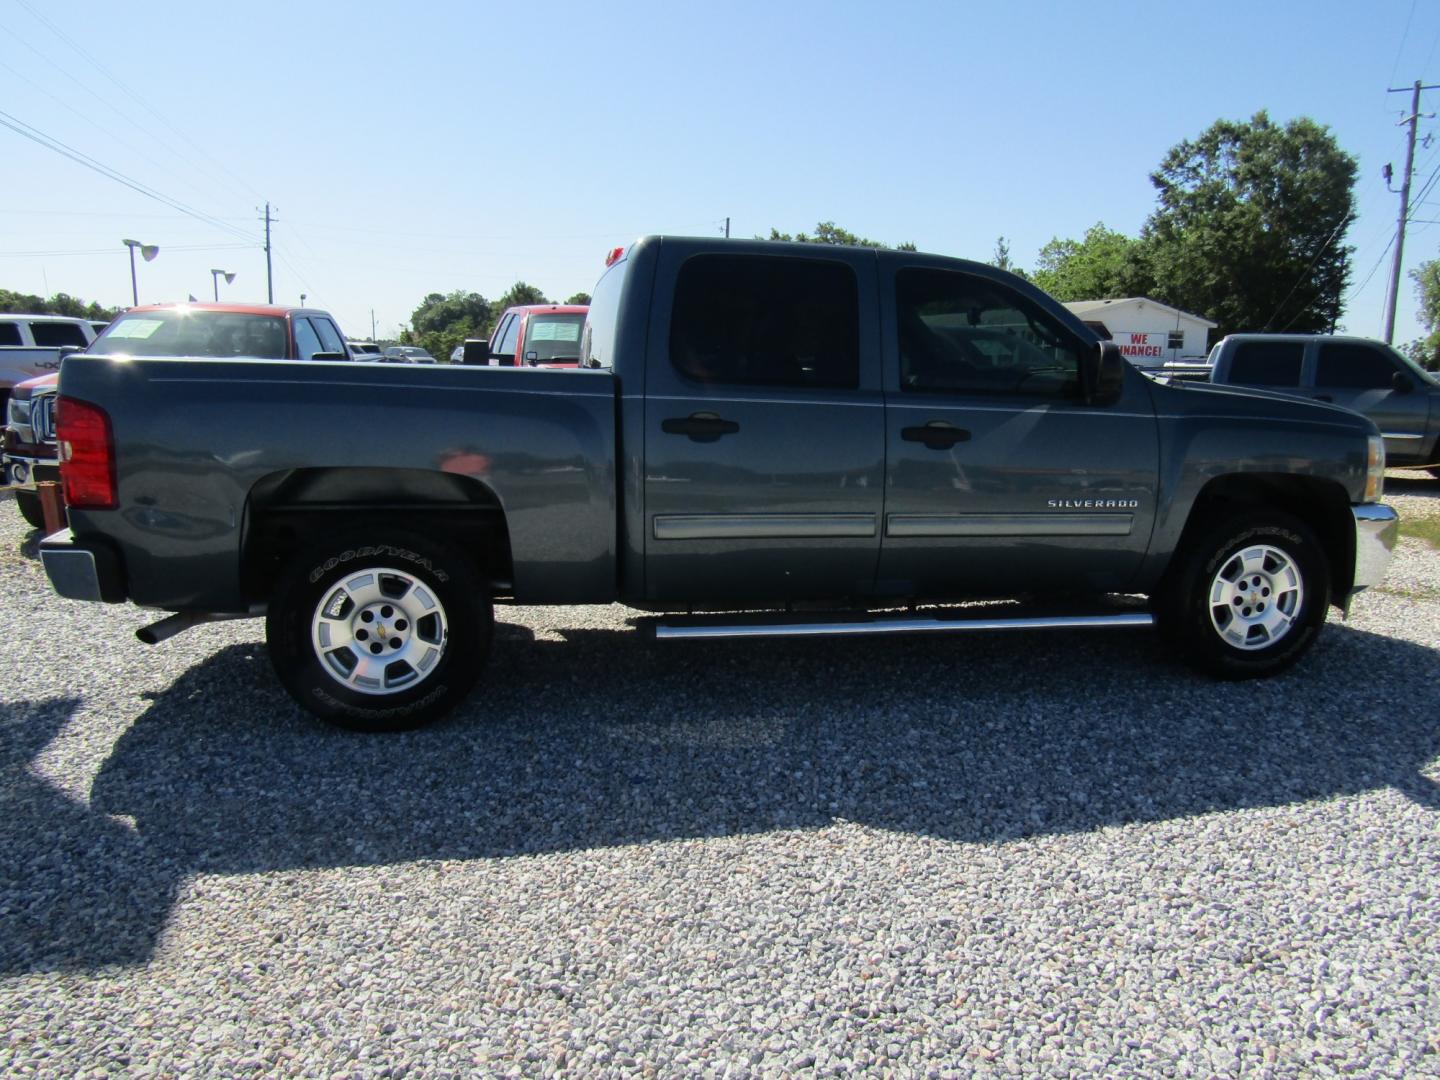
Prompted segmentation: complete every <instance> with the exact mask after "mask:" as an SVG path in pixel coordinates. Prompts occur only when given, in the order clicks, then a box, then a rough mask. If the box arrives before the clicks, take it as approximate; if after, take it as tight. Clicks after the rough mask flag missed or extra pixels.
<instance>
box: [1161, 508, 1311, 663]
mask: <svg viewBox="0 0 1440 1080" xmlns="http://www.w3.org/2000/svg"><path fill="white" fill-rule="evenodd" d="M1177 558H1178V559H1179V564H1178V568H1177V571H1176V573H1175V575H1174V577H1173V578H1172V579H1171V583H1170V585H1169V587H1168V589H1167V590H1166V594H1165V595H1164V596H1163V597H1162V599H1161V603H1160V604H1159V605H1158V611H1157V614H1159V615H1160V621H1161V628H1162V631H1163V632H1164V637H1165V640H1166V641H1167V643H1169V644H1170V645H1172V646H1173V647H1174V648H1176V649H1178V650H1179V651H1180V655H1181V657H1182V658H1183V659H1184V660H1185V661H1186V662H1187V663H1188V664H1190V665H1191V666H1192V667H1195V668H1197V669H1199V670H1200V671H1203V672H1205V673H1206V674H1209V675H1213V676H1215V677H1217V678H1221V679H1254V678H1260V677H1263V676H1266V675H1274V674H1276V673H1277V672H1280V671H1283V670H1285V669H1286V668H1288V667H1289V666H1290V665H1291V664H1293V663H1295V662H1296V661H1297V660H1299V659H1300V657H1302V656H1304V655H1305V653H1306V651H1307V650H1308V649H1309V648H1310V646H1311V645H1313V644H1314V643H1315V638H1316V636H1317V635H1318V634H1319V633H1320V628H1321V627H1322V626H1324V625H1325V614H1326V611H1327V609H1328V608H1329V606H1330V566H1329V561H1328V560H1327V559H1326V557H1325V552H1324V550H1323V549H1322V548H1321V547H1320V543H1319V541H1318V540H1317V539H1316V538H1315V534H1314V533H1313V532H1311V531H1310V529H1309V528H1308V527H1306V526H1305V525H1304V524H1303V523H1302V522H1300V521H1299V520H1297V519H1295V518H1293V517H1291V516H1289V515H1288V514H1283V513H1279V512H1273V511H1256V512H1254V513H1248V514H1242V515H1238V516H1236V517H1231V518H1227V519H1225V520H1223V521H1221V522H1220V523H1219V524H1217V525H1214V526H1211V527H1209V528H1207V529H1205V530H1203V531H1202V532H1201V533H1200V534H1199V535H1198V536H1196V537H1195V539H1194V541H1193V542H1189V543H1187V546H1186V550H1185V551H1183V552H1181V553H1179V555H1178V556H1177Z"/></svg>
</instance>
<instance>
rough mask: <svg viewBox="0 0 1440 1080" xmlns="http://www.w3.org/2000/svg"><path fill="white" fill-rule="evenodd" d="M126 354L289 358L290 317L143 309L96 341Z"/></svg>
mask: <svg viewBox="0 0 1440 1080" xmlns="http://www.w3.org/2000/svg"><path fill="white" fill-rule="evenodd" d="M90 351H91V352H95V353H118V354H120V355H123V356H213V357H244V358H246V359H252V360H283V359H285V356H286V354H287V353H288V351H289V350H288V348H287V335H286V333H285V320H284V319H283V318H281V317H280V316H277V315H249V314H245V313H243V312H239V311H193V310H191V309H189V308H175V309H173V310H169V311H137V312H133V313H129V314H125V315H121V316H120V317H119V318H118V319H116V320H115V321H114V322H112V323H111V324H110V325H109V326H107V327H106V328H105V332H104V333H103V334H101V335H100V336H99V337H98V338H96V339H95V344H94V345H92V346H90Z"/></svg>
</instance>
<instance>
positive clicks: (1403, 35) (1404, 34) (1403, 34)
mask: <svg viewBox="0 0 1440 1080" xmlns="http://www.w3.org/2000/svg"><path fill="white" fill-rule="evenodd" d="M20 2H21V3H22V4H23V3H24V2H25V0H20ZM1415 3H1416V0H1410V14H1409V15H1406V16H1405V29H1404V30H1402V31H1400V44H1399V45H1398V46H1396V48H1395V63H1393V64H1391V65H1390V77H1389V78H1388V79H1386V80H1385V81H1386V82H1387V83H1392V82H1394V81H1395V72H1397V71H1399V70H1400V54H1401V53H1403V52H1404V51H1405V42H1406V41H1408V40H1409V39H1410V23H1411V20H1413V19H1414V18H1415ZM1420 70H1421V71H1424V70H1425V67H1424V65H1423V64H1422V65H1421V67H1420Z"/></svg>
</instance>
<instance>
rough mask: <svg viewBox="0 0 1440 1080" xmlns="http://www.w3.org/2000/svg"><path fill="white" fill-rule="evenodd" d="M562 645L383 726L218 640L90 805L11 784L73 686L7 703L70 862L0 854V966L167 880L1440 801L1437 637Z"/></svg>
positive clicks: (514, 655) (530, 648)
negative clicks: (1262, 665)
mask: <svg viewBox="0 0 1440 1080" xmlns="http://www.w3.org/2000/svg"><path fill="white" fill-rule="evenodd" d="M565 638H566V640H565V641H563V642H555V641H545V640H534V639H532V638H530V637H529V636H528V631H524V630H523V629H522V628H520V627H515V626H504V625H502V626H501V627H500V628H499V642H498V644H497V649H496V652H495V655H494V658H493V659H492V661H491V664H490V667H489V670H488V672H487V678H486V680H485V682H484V683H482V686H481V687H480V689H478V690H477V692H476V694H475V696H474V698H473V699H472V702H471V704H470V705H469V706H468V707H467V708H465V709H463V710H462V711H461V712H460V713H459V714H457V715H456V716H455V717H454V718H453V719H451V720H449V721H447V722H445V723H442V724H440V725H437V726H435V727H432V728H429V729H426V730H422V731H418V732H412V733H407V734H403V735H394V736H360V735H352V734H348V733H345V732H341V731H337V730H331V729H327V728H324V727H322V726H320V725H319V724H318V723H315V722H313V721H312V720H311V719H310V718H309V717H308V716H306V715H304V714H302V713H300V712H299V711H298V710H297V708H296V707H295V706H293V705H292V704H291V703H290V702H289V700H288V698H286V697H285V696H284V694H283V692H282V691H281V690H280V689H279V687H278V686H277V685H276V683H275V682H274V679H273V677H272V676H271V673H270V670H269V665H268V662H267V661H266V659H265V656H264V652H263V649H262V648H261V647H260V646H259V645H258V644H257V645H254V646H234V647H231V648H228V649H225V650H223V651H221V652H219V653H217V654H216V655H215V656H213V657H211V658H210V659H209V660H208V661H206V662H205V663H204V664H202V665H199V666H197V667H195V668H194V669H192V670H191V671H189V672H188V673H186V675H184V676H183V677H182V678H181V679H179V680H178V681H177V682H176V683H175V684H174V685H173V686H172V687H170V688H169V689H168V690H167V691H166V692H165V693H163V694H161V695H159V696H157V698H156V699H155V701H154V703H153V704H152V705H151V706H150V708H148V709H147V710H146V711H145V712H144V713H143V714H142V715H141V716H140V717H139V718H138V719H137V720H136V722H135V723H134V725H133V726H132V727H131V728H130V730H129V731H127V732H126V734H125V735H123V736H122V737H121V738H120V739H119V741H118V742H117V743H116V745H115V747H114V750H113V752H112V754H111V755H110V757H109V759H108V760H107V761H106V762H105V764H104V765H103V767H102V768H101V770H100V772H99V774H98V776H97V777H96V779H95V782H94V785H93V790H92V806H91V809H90V810H89V811H87V810H85V809H84V808H82V807H80V806H78V805H75V804H73V803H71V802H70V801H68V800H67V799H65V798H63V797H61V796H59V795H58V794H57V793H54V792H53V791H48V792H47V791H45V790H43V789H44V784H43V781H40V780H38V779H35V778H33V777H29V776H28V774H27V773H26V772H25V763H26V762H27V761H28V760H29V758H30V757H31V756H33V754H34V753H35V752H37V751H38V750H39V749H40V748H41V746H43V744H44V743H45V742H46V740H47V739H48V738H49V737H50V736H51V735H52V734H53V733H54V731H55V730H56V729H57V728H58V727H59V725H60V724H61V723H62V722H63V720H64V719H65V716H66V714H67V713H68V712H69V710H70V709H71V708H72V707H73V703H71V702H46V703H39V704H36V705H34V706H31V707H30V708H31V709H32V714H31V715H30V716H29V717H28V718H22V719H21V720H20V721H18V722H15V723H11V724H9V725H7V727H6V729H5V731H6V736H7V740H13V741H10V742H7V746H6V757H5V760H6V768H7V771H8V776H9V779H8V780H7V789H6V791H7V800H9V803H8V805H10V806H15V807H17V808H18V811H17V813H18V817H16V818H11V816H10V815H9V814H7V816H6V822H5V825H4V828H5V830H6V831H7V832H9V831H11V830H14V831H16V832H30V833H40V834H49V833H55V832H57V831H59V829H57V825H56V822H55V820H52V816H60V815H64V816H68V817H70V818H75V817H82V818H85V819H86V820H84V821H83V822H80V823H79V826H78V828H74V829H73V835H74V836H76V837H77V838H78V839H77V840H76V841H75V844H76V845H77V846H76V849H75V850H74V851H67V852H64V853H61V854H60V855H57V856H56V858H57V859H61V860H62V861H63V864H64V865H63V869H61V868H58V867H59V864H58V863H57V864H56V865H51V863H50V862H47V861H41V862H40V863H37V864H34V865H21V866H12V865H8V864H6V866H5V873H6V882H5V888H6V901H5V904H6V907H5V925H6V934H7V935H9V936H10V940H9V941H7V942H6V944H5V945H4V950H3V954H0V969H7V970H12V971H13V970H17V969H35V968H37V967H46V968H53V967H71V966H76V965H79V966H85V967H94V966H98V965H101V964H105V963H114V962H129V963H139V962H143V961H145V960H146V959H147V958H148V957H149V955H150V953H151V951H152V948H153V944H154V940H155V935H156V933H157V930H158V928H159V927H160V926H161V924H162V923H163V922H164V919H165V917H166V914H167V911H168V907H169V903H170V900H169V898H170V896H171V895H172V893H173V889H174V888H175V887H176V886H177V885H178V884H179V883H180V882H181V881H182V880H183V878H184V877H185V876H186V875H189V874H194V873H209V874H217V873H218V874H230V873H251V872H259V871H269V870H289V869H293V868H303V867H337V866H340V867H343V866H354V865H367V864H377V863H399V862H409V861H412V860H425V859H481V858H500V857H505V856H511V855H519V854H525V853H535V852H548V851H557V850H575V849H582V848H588V847H595V846H608V845H619V844H631V843H640V842H647V841H657V840H666V839H670V838H684V837H703V836H717V835H732V834H744V833H754V832H762V831H765V830H772V829H781V828H805V827H819V826H824V825H826V824H828V823H830V822H832V821H834V820H836V819H847V820H850V821H855V822H860V823H863V824H865V825H870V826H875V827H879V828H884V829H893V830H899V831H904V832H910V833H917V834H924V835H928V836H934V837H940V838H945V839H948V840H955V841H964V842H975V843H993V842H998V841H1005V840H1010V839H1013V838H1017V837H1023V836H1028V835H1034V834H1041V833H1063V832H1072V831H1080V830H1092V829H1096V828H1099V827H1101V826H1106V825H1119V824H1125V823H1129V822H1145V821H1154V820H1158V819H1169V818H1178V817H1184V816H1187V815H1194V814H1200V813H1205V812H1208V811H1216V810H1230V809H1236V808H1242V807H1255V806H1268V805H1279V804H1285V803H1291V802H1296V801H1301V800H1310V799H1319V798H1327V797H1332V796H1338V795H1346V794H1351V793H1357V792H1362V791H1367V790H1371V789H1375V788H1382V787H1391V788H1395V789H1398V790H1399V791H1402V792H1404V793H1405V794H1406V795H1407V796H1409V797H1410V798H1411V799H1412V800H1414V801H1415V802H1416V803H1418V804H1419V805H1421V806H1422V807H1424V808H1425V809H1426V810H1428V811H1436V810H1440V790H1437V785H1436V784H1435V783H1434V782H1432V781H1430V780H1429V779H1427V778H1426V777H1425V776H1424V775H1423V774H1422V773H1421V771H1420V770H1421V769H1422V768H1424V767H1426V766H1427V764H1428V763H1429V762H1431V761H1432V760H1433V759H1434V758H1435V757H1436V755H1437V753H1440V727H1437V725H1436V724H1435V722H1434V714H1433V708H1434V702H1435V701H1436V700H1437V697H1440V694H1437V690H1440V652H1437V651H1435V650H1430V649H1425V648H1422V647H1419V646H1415V645H1411V644H1408V643H1405V642H1401V641H1396V640H1394V639H1390V638H1385V637H1381V636H1378V635H1374V634H1369V633H1364V632H1360V631H1356V630H1353V629H1349V628H1347V627H1344V626H1341V625H1332V626H1330V627H1329V628H1327V632H1326V634H1325V636H1324V638H1323V639H1322V641H1321V643H1320V645H1319V646H1318V647H1317V649H1316V650H1315V651H1314V652H1313V653H1312V654H1311V656H1310V657H1309V658H1308V659H1307V661H1306V662H1305V663H1304V664H1303V665H1302V666H1301V667H1300V668H1299V669H1298V670H1297V671H1295V672H1294V673H1292V674H1290V675H1287V676H1285V677H1282V678H1279V679H1274V680H1269V681H1267V682H1259V683H1244V684H1221V683H1214V682H1210V681H1207V680H1203V679H1200V678H1198V677H1194V676H1191V675H1189V674H1188V673H1186V672H1184V671H1183V670H1181V669H1178V668H1176V667H1175V666H1173V665H1172V664H1171V663H1169V662H1168V661H1167V660H1166V659H1165V657H1163V656H1162V655H1161V654H1160V646H1159V644H1158V639H1156V638H1155V637H1153V636H1152V635H1151V634H1149V633H1144V632H1141V633H1130V632H1125V631H1116V632H1114V633H1111V634H1108V635H1088V636H1087V635H1082V634H1073V633H1063V632H1054V633H1050V634H1026V635H1015V636H1007V635H1003V634H995V635H989V636H986V635H977V636H975V637H969V638H963V639H956V638H951V639H947V640H939V639H928V640H922V639H909V640H901V639H892V640H878V639H873V640H869V641H861V640H853V641H843V642H839V643H836V642H825V643H817V642H805V641H792V642H780V643H770V644H757V643H754V642H742V643H719V644H717V643H710V644H705V645H698V646H694V647H691V646H689V645H685V644H675V645H658V644H657V645H649V646H647V645H645V644H644V643H642V641H641V640H639V639H638V637H637V635H635V634H633V633H627V632H623V631H612V630H604V631H600V630H581V629H576V630H570V631H566V632H565ZM877 672H879V673H884V675H885V677H877V675H876V673H877ZM34 789H39V790H34ZM107 814H110V815H128V816H130V817H132V818H133V819H134V821H135V822H136V825H137V829H138V832H136V833H130V832H128V831H127V830H123V829H122V828H121V827H120V826H118V825H115V824H113V823H112V822H111V820H110V819H109V818H107V817H105V816H104V815H107ZM70 825H74V823H73V822H72V823H70ZM65 831H66V832H67V834H69V833H70V832H71V831H72V830H71V827H70V826H66V827H65ZM17 846H18V847H28V848H30V849H33V847H34V845H33V844H31V845H13V844H7V849H8V850H9V851H13V850H15V848H16V847H17ZM7 857H8V856H7ZM957 857H962V858H963V855H960V856H957ZM17 890H18V891H17ZM17 916H18V917H17Z"/></svg>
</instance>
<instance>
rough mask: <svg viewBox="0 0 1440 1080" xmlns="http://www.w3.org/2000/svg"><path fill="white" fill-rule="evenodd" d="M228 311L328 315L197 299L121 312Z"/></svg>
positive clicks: (320, 312)
mask: <svg viewBox="0 0 1440 1080" xmlns="http://www.w3.org/2000/svg"><path fill="white" fill-rule="evenodd" d="M182 309H183V310H185V311H228V312H233V313H234V314H237V315H271V316H279V317H283V316H285V315H298V314H310V315H328V314H329V312H328V311H322V310H320V309H319V308H301V307H285V306H283V305H280V304H227V303H223V302H222V303H218V304H217V303H205V302H204V301H197V302H196V303H193V304H141V305H140V306H139V307H132V308H127V309H126V310H125V311H123V312H121V314H122V315H134V314H136V313H137V312H146V311H179V310H182Z"/></svg>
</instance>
